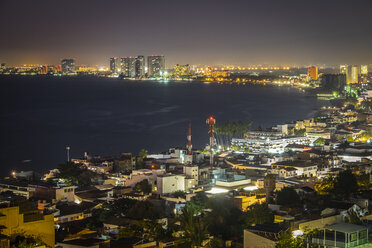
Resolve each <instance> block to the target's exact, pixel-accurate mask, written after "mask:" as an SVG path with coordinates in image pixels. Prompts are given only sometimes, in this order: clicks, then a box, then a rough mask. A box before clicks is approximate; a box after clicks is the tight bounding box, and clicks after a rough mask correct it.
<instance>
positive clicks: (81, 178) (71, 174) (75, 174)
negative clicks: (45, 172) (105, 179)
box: [57, 162, 101, 187]
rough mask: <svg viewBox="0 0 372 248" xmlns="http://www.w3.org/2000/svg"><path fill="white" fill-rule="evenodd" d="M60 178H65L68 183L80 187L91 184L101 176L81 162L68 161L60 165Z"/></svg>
mask: <svg viewBox="0 0 372 248" xmlns="http://www.w3.org/2000/svg"><path fill="white" fill-rule="evenodd" d="M58 170H59V173H58V175H57V177H58V178H61V179H63V180H64V182H65V184H66V185H75V186H79V187H84V186H91V185H92V182H93V181H94V180H97V179H98V178H100V177H101V176H100V175H99V174H97V173H95V172H93V171H90V170H88V169H87V168H85V167H84V166H83V165H81V164H75V163H72V162H66V163H64V164H61V165H60V166H59V167H58Z"/></svg>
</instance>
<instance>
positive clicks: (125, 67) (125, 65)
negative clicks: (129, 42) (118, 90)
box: [120, 57, 129, 77]
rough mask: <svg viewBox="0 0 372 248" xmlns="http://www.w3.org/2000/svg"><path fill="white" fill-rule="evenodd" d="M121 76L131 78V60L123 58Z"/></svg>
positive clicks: (121, 60)
mask: <svg viewBox="0 0 372 248" xmlns="http://www.w3.org/2000/svg"><path fill="white" fill-rule="evenodd" d="M120 67H121V74H122V75H123V76H124V77H129V58H128V57H122V58H121V59H120Z"/></svg>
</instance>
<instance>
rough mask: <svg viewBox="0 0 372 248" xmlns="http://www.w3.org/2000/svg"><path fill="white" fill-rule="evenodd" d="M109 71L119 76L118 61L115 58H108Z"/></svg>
mask: <svg viewBox="0 0 372 248" xmlns="http://www.w3.org/2000/svg"><path fill="white" fill-rule="evenodd" d="M110 71H111V73H112V74H120V71H121V68H120V60H119V58H117V57H112V58H110Z"/></svg>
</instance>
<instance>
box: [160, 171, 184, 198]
mask: <svg viewBox="0 0 372 248" xmlns="http://www.w3.org/2000/svg"><path fill="white" fill-rule="evenodd" d="M157 188H158V189H157V191H158V193H159V194H162V195H163V194H170V193H173V192H176V191H179V190H182V191H184V190H185V176H184V175H172V174H167V175H160V176H158V177H157Z"/></svg>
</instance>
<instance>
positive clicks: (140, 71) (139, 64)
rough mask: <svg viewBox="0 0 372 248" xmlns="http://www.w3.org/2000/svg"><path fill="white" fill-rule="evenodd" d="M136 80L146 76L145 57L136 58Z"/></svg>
mask: <svg viewBox="0 0 372 248" xmlns="http://www.w3.org/2000/svg"><path fill="white" fill-rule="evenodd" d="M135 71H136V73H135V74H136V78H142V77H144V76H145V56H143V55H138V56H137V57H136V69H135Z"/></svg>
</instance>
